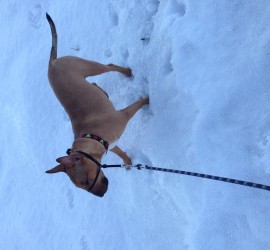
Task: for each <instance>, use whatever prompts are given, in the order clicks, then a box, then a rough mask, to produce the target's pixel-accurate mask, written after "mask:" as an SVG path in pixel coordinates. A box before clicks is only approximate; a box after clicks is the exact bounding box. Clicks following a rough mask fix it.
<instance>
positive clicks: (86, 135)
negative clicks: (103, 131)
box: [79, 134, 109, 152]
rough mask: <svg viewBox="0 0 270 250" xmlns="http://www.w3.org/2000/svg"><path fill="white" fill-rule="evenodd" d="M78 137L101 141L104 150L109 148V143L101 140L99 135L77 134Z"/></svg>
mask: <svg viewBox="0 0 270 250" xmlns="http://www.w3.org/2000/svg"><path fill="white" fill-rule="evenodd" d="M79 138H89V139H93V140H96V141H98V142H99V143H101V144H102V145H103V146H104V148H105V149H106V152H107V151H108V148H109V143H108V142H107V141H105V140H103V139H102V138H101V137H99V136H97V135H94V134H79Z"/></svg>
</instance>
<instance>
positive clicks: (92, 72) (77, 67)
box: [57, 56, 132, 78]
mask: <svg viewBox="0 0 270 250" xmlns="http://www.w3.org/2000/svg"><path fill="white" fill-rule="evenodd" d="M57 64H58V65H63V66H64V67H65V68H66V70H67V71H69V72H72V74H77V75H80V76H83V77H85V78H86V77H89V76H96V75H100V74H103V73H106V72H110V71H116V72H119V73H122V74H124V75H126V76H131V75H132V71H131V69H130V68H124V67H120V66H117V65H114V64H108V65H105V64H101V63H98V62H94V61H89V60H85V59H82V58H80V57H74V56H64V57H61V58H58V59H57Z"/></svg>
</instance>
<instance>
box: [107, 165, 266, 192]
mask: <svg viewBox="0 0 270 250" xmlns="http://www.w3.org/2000/svg"><path fill="white" fill-rule="evenodd" d="M110 167H124V168H137V169H139V170H141V169H148V170H154V171H161V172H167V173H173V174H182V175H189V176H195V177H200V178H206V179H210V180H215V181H223V182H228V183H232V184H238V185H242V186H246V187H252V188H258V189H263V190H266V191H270V186H267V185H263V184H258V183H254V182H249V181H241V180H235V179H231V178H225V177H219V176H214V175H208V174H200V173H194V172H188V171H182V170H177V169H168V168H157V167H151V166H148V165H142V164H137V165H103V168H110Z"/></svg>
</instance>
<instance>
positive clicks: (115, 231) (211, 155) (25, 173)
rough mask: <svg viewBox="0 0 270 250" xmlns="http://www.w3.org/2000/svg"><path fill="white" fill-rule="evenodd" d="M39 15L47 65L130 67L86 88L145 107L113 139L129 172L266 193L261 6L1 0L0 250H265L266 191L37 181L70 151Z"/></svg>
mask: <svg viewBox="0 0 270 250" xmlns="http://www.w3.org/2000/svg"><path fill="white" fill-rule="evenodd" d="M46 12H48V13H49V14H50V15H51V17H52V18H53V20H54V22H55V24H56V28H57V32H58V39H59V40H58V55H59V56H64V55H74V56H79V57H83V58H86V59H90V60H95V61H98V62H101V63H115V64H119V65H121V66H128V67H131V68H132V70H133V74H134V77H133V78H132V79H130V78H125V77H124V76H121V75H120V74H118V73H108V74H104V75H101V76H97V77H94V78H89V79H88V80H89V82H97V83H98V84H99V85H100V86H102V87H103V88H104V89H105V90H106V91H107V92H108V94H109V96H110V99H111V100H112V102H113V103H114V104H115V107H116V108H118V109H120V108H123V107H126V106H127V105H129V104H130V103H132V102H133V101H134V100H136V99H137V98H138V97H140V96H149V97H150V105H149V106H148V107H144V108H143V109H141V110H140V111H139V112H138V113H137V114H136V116H135V117H134V118H133V119H132V120H131V121H130V123H129V124H128V126H127V129H126V131H125V132H124V134H123V136H122V137H121V139H120V140H119V146H120V147H121V148H122V149H123V150H125V151H126V152H127V154H128V155H130V156H131V158H132V161H133V163H134V164H137V163H141V164H148V165H150V166H156V167H164V168H174V169H178V170H180V169H181V170H186V171H193V172H201V173H206V174H212V175H218V176H224V177H228V178H235V179H240V180H247V181H252V182H256V183H262V184H266V185H269V184H270V141H269V139H270V73H269V72H270V71H269V64H270V25H269V24H270V2H269V1H267V0H260V1H254V0H245V1H244V0H235V1H231V0H219V1H216V0H204V1H197V0H164V1H158V0H144V1H136V0H129V1H127V0H118V1H113V0H104V1H98V0H80V1H74V0H70V1H52V0H43V1H41V0H26V1H22V2H21V1H16V0H2V1H0V25H1V33H2V35H1V37H2V38H1V39H0V48H1V56H0V76H1V90H2V91H1V94H0V100H1V104H2V105H1V109H0V119H1V123H0V129H1V134H0V138H1V142H2V146H1V155H0V194H1V195H0V201H1V209H0V211H1V212H0V221H1V223H0V232H1V233H0V249H3V250H13V249H18V250H32V249H33V250H36V249H39V250H43V249H44V250H47V249H74V250H75V249H76V250H77V249H82V250H93V249H99V250H102V249H104V250H105V249H106V250H108V249H113V250H114V249H115V250H121V249H123V250H127V249H128V250H133V249H134V250H156V249H160V250H161V249H162V250H163V249H170V250H174V249H175V250H182V249H183V250H184V249H188V250H216V249H219V250H223V249H224V250H239V249H248V250H257V249H258V250H268V249H270V237H269V235H270V224H269V219H270V209H269V208H270V192H267V191H264V190H259V189H254V188H249V187H242V186H239V185H233V184H228V183H222V182H217V181H212V180H205V179H200V178H195V177H189V176H182V175H174V174H169V173H161V172H153V171H148V170H141V171H139V170H136V169H132V170H130V171H126V170H124V169H108V170H105V174H106V176H107V177H108V178H109V182H110V184H109V190H108V192H107V193H106V195H105V196H104V197H103V198H99V197H95V196H93V195H90V194H89V193H87V192H85V191H83V190H81V189H78V188H76V187H75V186H74V185H73V184H72V183H71V181H70V180H69V178H68V177H67V176H66V175H65V174H55V175H47V174H45V171H46V170H47V169H50V168H52V167H54V166H55V165H56V162H55V159H56V158H58V157H59V156H64V155H65V151H66V149H67V148H69V147H70V146H71V143H72V140H73V134H72V130H71V124H70V121H69V119H68V116H67V115H66V114H65V112H64V109H63V108H62V107H61V105H60V103H59V102H58V101H57V99H56V97H55V96H54V94H53V91H52V90H51V88H50V86H49V83H48V79H47V67H48V59H49V55H50V48H51V32H50V27H49V25H48V22H47V20H46V16H45V15H46ZM103 163H106V164H116V163H121V160H120V159H119V158H117V157H116V156H115V155H113V154H112V153H108V154H107V155H106V156H105V157H104V159H103Z"/></svg>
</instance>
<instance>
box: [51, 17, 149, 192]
mask: <svg viewBox="0 0 270 250" xmlns="http://www.w3.org/2000/svg"><path fill="white" fill-rule="evenodd" d="M47 19H48V21H49V23H50V26H51V31H52V37H53V45H52V50H51V57H50V61H49V69H48V78H49V81H50V85H51V87H52V89H53V91H54V93H55V95H56V97H57V98H58V100H59V101H60V103H61V104H62V105H63V107H64V109H65V110H66V112H67V114H68V116H69V118H70V121H71V124H72V129H73V133H74V142H73V144H72V148H71V150H72V151H71V154H70V155H69V156H64V157H60V158H58V159H57V161H58V162H59V163H60V164H59V165H58V166H56V167H55V168H53V169H51V170H48V171H47V173H57V172H65V173H66V174H67V175H68V176H69V177H70V179H71V181H72V182H73V183H74V184H75V185H76V186H77V187H79V188H82V189H85V190H87V189H88V188H89V186H90V185H91V183H92V182H93V180H94V178H95V176H96V173H97V171H98V167H97V166H96V164H95V163H93V162H92V161H91V160H89V159H87V158H85V157H83V156H82V155H80V154H78V153H77V152H76V151H83V152H85V153H88V154H90V155H91V156H92V157H94V158H95V159H96V160H97V161H98V162H101V158H102V155H103V154H104V153H105V148H104V147H103V145H102V144H100V143H99V142H97V141H95V140H92V139H87V138H81V139H78V136H79V134H80V133H92V134H95V135H98V136H100V137H101V138H103V139H104V140H106V141H108V142H109V144H111V143H113V142H115V141H117V140H118V139H119V138H120V136H121V134H122V133H123V132H124V130H125V128H126V125H127V123H128V121H129V120H130V119H131V118H132V117H133V116H134V115H135V113H136V112H137V111H138V110H139V109H140V108H141V107H142V106H144V105H146V104H149V99H148V98H140V99H139V100H137V101H136V102H134V103H133V104H131V105H130V106H128V107H126V108H124V109H121V110H116V109H115V108H114V106H113V104H112V102H111V101H110V100H109V98H108V96H107V93H106V92H105V91H103V90H102V89H101V88H100V87H99V86H97V84H96V83H93V84H89V82H87V81H86V79H85V78H86V77H89V76H96V75H99V74H103V73H106V72H110V71H116V72H119V73H121V74H124V75H125V76H127V77H130V76H131V75H132V71H131V69H129V68H124V67H120V66H117V65H114V64H108V65H104V64H100V63H97V62H94V61H89V60H85V59H82V58H79V57H73V56H65V57H60V58H57V35H56V29H55V26H54V23H53V21H52V19H51V18H50V16H49V15H48V14H47ZM110 151H112V152H114V153H115V154H117V155H118V156H119V157H121V158H122V160H123V162H124V163H125V164H127V165H130V164H131V159H130V158H129V157H128V156H127V154H126V153H125V152H123V151H122V150H121V149H120V148H119V147H118V146H115V147H114V148H112V149H111V150H110ZM107 189H108V181H107V180H106V177H105V175H104V173H103V172H102V171H101V173H100V175H99V177H98V180H97V182H96V184H95V186H94V187H93V189H92V190H91V193H93V194H94V195H97V196H100V197H102V196H103V195H104V194H105V192H106V191H107Z"/></svg>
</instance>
